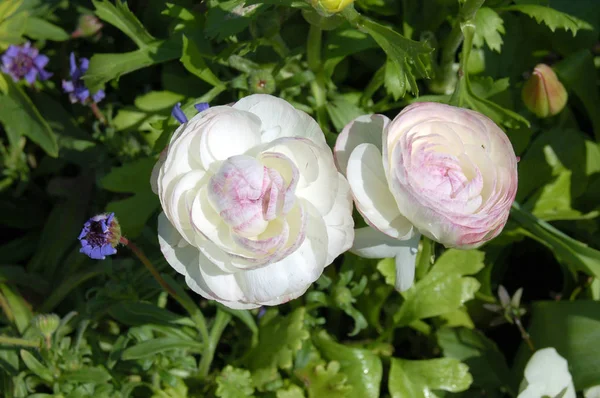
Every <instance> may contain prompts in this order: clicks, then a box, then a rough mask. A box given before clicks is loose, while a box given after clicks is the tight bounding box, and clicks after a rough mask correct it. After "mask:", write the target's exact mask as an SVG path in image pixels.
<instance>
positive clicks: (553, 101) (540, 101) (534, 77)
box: [521, 64, 569, 118]
mask: <svg viewBox="0 0 600 398" xmlns="http://www.w3.org/2000/svg"><path fill="white" fill-rule="evenodd" d="M521 96H522V98H523V102H524V103H525V106H526V107H527V109H529V110H530V111H531V112H533V113H535V114H536V116H537V117H539V118H545V117H549V116H554V115H556V114H558V113H560V111H562V110H563V109H564V107H565V105H566V104H567V99H568V98H569V96H568V94H567V90H566V89H565V86H563V85H562V83H561V82H560V80H558V77H557V76H556V73H554V71H553V70H552V68H550V67H549V66H548V65H545V64H539V65H536V67H535V68H534V70H533V73H532V74H531V77H530V78H529V80H527V82H525V85H524V86H523V91H522V92H521Z"/></svg>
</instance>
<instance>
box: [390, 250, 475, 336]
mask: <svg viewBox="0 0 600 398" xmlns="http://www.w3.org/2000/svg"><path fill="white" fill-rule="evenodd" d="M483 258H484V253H483V252H481V251H478V250H457V249H448V250H446V251H445V252H444V254H442V255H441V256H440V257H439V259H438V260H437V261H436V263H435V264H434V266H433V268H432V269H431V271H429V273H428V274H427V275H426V276H425V277H424V278H423V279H421V280H420V281H418V282H417V283H416V284H415V285H414V286H413V287H411V288H410V289H409V290H407V291H406V292H405V293H404V303H402V306H401V307H400V310H399V311H398V312H397V313H396V314H395V315H394V321H395V322H396V323H398V324H399V325H408V324H410V323H411V322H413V321H415V320H418V319H423V318H430V317H433V316H438V315H441V314H444V313H447V312H453V311H455V310H457V309H458V308H459V307H460V306H461V305H462V304H463V303H464V302H465V301H468V300H470V299H472V298H473V297H474V295H475V292H477V290H478V289H479V286H480V285H479V282H477V280H476V279H475V278H471V277H465V276H464V275H472V274H475V273H477V272H478V271H479V270H481V269H482V268H483V266H484V264H483Z"/></svg>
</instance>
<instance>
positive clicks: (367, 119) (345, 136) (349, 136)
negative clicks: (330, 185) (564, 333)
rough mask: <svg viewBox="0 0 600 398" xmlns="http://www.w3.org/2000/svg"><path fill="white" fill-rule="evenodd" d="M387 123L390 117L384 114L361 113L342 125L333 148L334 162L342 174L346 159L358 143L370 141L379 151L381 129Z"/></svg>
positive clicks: (344, 169) (346, 162)
mask: <svg viewBox="0 0 600 398" xmlns="http://www.w3.org/2000/svg"><path fill="white" fill-rule="evenodd" d="M389 123H390V119H389V118H388V117H387V116H384V115H362V116H359V117H357V118H356V119H354V120H353V121H351V122H350V123H348V124H347V125H346V126H345V127H344V129H343V130H342V132H341V133H340V134H339V135H338V137H337V140H336V142H335V147H334V148H333V152H334V156H335V163H336V165H337V167H338V169H339V170H340V171H341V172H342V174H344V175H346V167H347V166H348V159H349V158H350V154H351V153H352V151H354V148H356V147H357V146H358V145H360V144H363V143H370V144H373V145H375V146H376V147H377V148H379V151H381V145H382V139H383V130H384V129H385V128H386V127H387V125H388V124H389Z"/></svg>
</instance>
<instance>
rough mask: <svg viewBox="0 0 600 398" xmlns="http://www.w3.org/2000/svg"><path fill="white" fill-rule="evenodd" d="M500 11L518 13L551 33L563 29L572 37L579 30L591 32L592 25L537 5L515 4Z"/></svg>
mask: <svg viewBox="0 0 600 398" xmlns="http://www.w3.org/2000/svg"><path fill="white" fill-rule="evenodd" d="M499 10H502V11H518V12H522V13H524V14H527V15H529V16H530V17H532V18H534V19H535V20H536V21H537V23H544V24H545V25H546V26H548V27H549V28H550V30H551V31H553V32H554V31H555V30H556V29H565V30H567V31H569V30H570V31H571V32H572V33H573V36H575V35H576V34H577V31H578V30H580V29H585V30H592V29H594V28H593V26H592V25H590V24H589V23H587V22H586V21H583V20H581V19H579V18H575V17H574V16H571V15H569V14H565V13H564V12H560V11H557V10H555V9H553V8H550V7H546V6H542V5H537V4H515V5H511V6H507V7H501V8H499Z"/></svg>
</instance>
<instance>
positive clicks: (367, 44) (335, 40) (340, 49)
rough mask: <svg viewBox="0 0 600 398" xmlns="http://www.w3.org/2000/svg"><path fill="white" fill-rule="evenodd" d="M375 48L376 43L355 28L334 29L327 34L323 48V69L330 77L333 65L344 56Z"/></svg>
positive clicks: (333, 68)
mask: <svg viewBox="0 0 600 398" xmlns="http://www.w3.org/2000/svg"><path fill="white" fill-rule="evenodd" d="M372 48H377V43H376V42H375V41H374V40H373V39H372V38H371V37H370V36H369V35H367V34H366V33H364V32H361V31H360V30H357V29H335V30H333V31H331V32H329V33H328V34H327V39H326V42H325V48H324V50H323V69H324V71H325V74H326V76H328V77H331V76H332V75H333V72H334V70H335V67H336V66H337V65H338V64H339V63H340V62H341V61H342V60H343V59H344V58H346V57H348V56H349V55H352V54H356V53H358V52H361V51H365V50H369V49H372Z"/></svg>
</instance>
